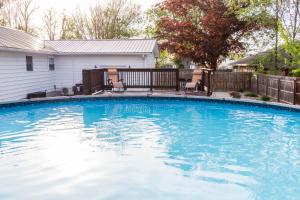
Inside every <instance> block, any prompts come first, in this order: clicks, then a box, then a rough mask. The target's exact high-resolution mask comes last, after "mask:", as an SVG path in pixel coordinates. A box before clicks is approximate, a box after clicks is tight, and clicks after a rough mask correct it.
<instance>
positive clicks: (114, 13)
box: [73, 0, 142, 39]
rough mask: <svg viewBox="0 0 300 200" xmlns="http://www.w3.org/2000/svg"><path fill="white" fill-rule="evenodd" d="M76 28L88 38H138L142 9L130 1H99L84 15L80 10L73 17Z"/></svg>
mask: <svg viewBox="0 0 300 200" xmlns="http://www.w3.org/2000/svg"><path fill="white" fill-rule="evenodd" d="M73 18H74V20H75V22H77V23H76V28H77V29H78V30H79V32H81V34H82V35H84V37H86V38H92V39H113V38H130V37H133V36H137V35H138V34H139V33H140V31H139V29H138V27H137V25H138V24H140V23H141V22H142V17H141V7H140V5H138V4H134V3H132V2H131V1H128V0H109V1H107V2H106V4H105V3H103V2H101V1H98V2H96V4H94V5H91V7H90V11H89V12H88V13H86V14H83V13H81V12H80V10H79V9H78V10H77V12H76V13H75V14H74V15H73Z"/></svg>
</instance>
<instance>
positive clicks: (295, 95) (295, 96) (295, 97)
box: [293, 79, 297, 105]
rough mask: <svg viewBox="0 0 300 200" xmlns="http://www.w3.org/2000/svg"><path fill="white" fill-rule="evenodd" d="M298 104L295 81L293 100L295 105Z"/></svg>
mask: <svg viewBox="0 0 300 200" xmlns="http://www.w3.org/2000/svg"><path fill="white" fill-rule="evenodd" d="M296 102H297V80H296V79H294V98H293V105H296Z"/></svg>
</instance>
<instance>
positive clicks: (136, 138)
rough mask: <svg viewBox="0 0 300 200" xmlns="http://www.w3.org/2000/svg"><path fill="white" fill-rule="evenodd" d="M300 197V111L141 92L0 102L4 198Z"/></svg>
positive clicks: (0, 176) (0, 190)
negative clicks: (142, 95) (65, 99)
mask: <svg viewBox="0 0 300 200" xmlns="http://www.w3.org/2000/svg"><path fill="white" fill-rule="evenodd" d="M299 197H300V113H299V112H291V111H287V110H278V109H274V108H267V107H260V106H253V105H252V106H250V105H242V104H231V103H222V102H207V101H197V100H178V99H144V98H134V99H130V98H129V99H126V98H125V99H103V100H83V101H68V102H52V103H38V104H32V105H20V106H12V107H4V108H0V199H1V200H2V199H22V200H23V199H31V200H32V199H55V200H57V199H89V200H90V199H107V200H111V199H114V200H115V199H122V200H123V199H124V200H127V199H130V200H132V199H151V200H153V199H163V200H166V199H172V200H173V199H180V200H181V199H184V200H188V199H197V200H199V199H201V200H221V199H222V200H235V199H237V200H246V199H247V200H270V199H272V200H294V199H295V200H296V199H299Z"/></svg>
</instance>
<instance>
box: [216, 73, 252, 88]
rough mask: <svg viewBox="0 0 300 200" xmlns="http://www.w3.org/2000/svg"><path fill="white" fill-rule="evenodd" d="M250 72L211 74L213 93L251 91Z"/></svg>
mask: <svg viewBox="0 0 300 200" xmlns="http://www.w3.org/2000/svg"><path fill="white" fill-rule="evenodd" d="M251 77H252V73H251V72H224V71H216V72H214V74H213V88H214V91H241V90H243V91H245V90H250V89H251Z"/></svg>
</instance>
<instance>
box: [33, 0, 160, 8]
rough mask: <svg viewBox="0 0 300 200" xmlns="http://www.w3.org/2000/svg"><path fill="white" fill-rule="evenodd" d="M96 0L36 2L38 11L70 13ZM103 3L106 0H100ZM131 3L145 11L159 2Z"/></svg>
mask: <svg viewBox="0 0 300 200" xmlns="http://www.w3.org/2000/svg"><path fill="white" fill-rule="evenodd" d="M96 1H97V0H36V2H37V4H38V6H39V7H40V11H43V10H46V9H47V8H49V7H54V8H56V9H58V10H64V9H65V10H67V11H72V10H74V9H75V8H76V7H77V6H80V7H81V8H88V7H89V5H90V4H91V3H93V2H96ZM101 1H103V2H105V1H106V0H101ZM132 1H133V2H136V3H139V4H141V6H142V9H143V10H144V11H145V10H147V9H148V8H149V7H151V6H152V5H154V4H156V3H157V2H159V0H132Z"/></svg>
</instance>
